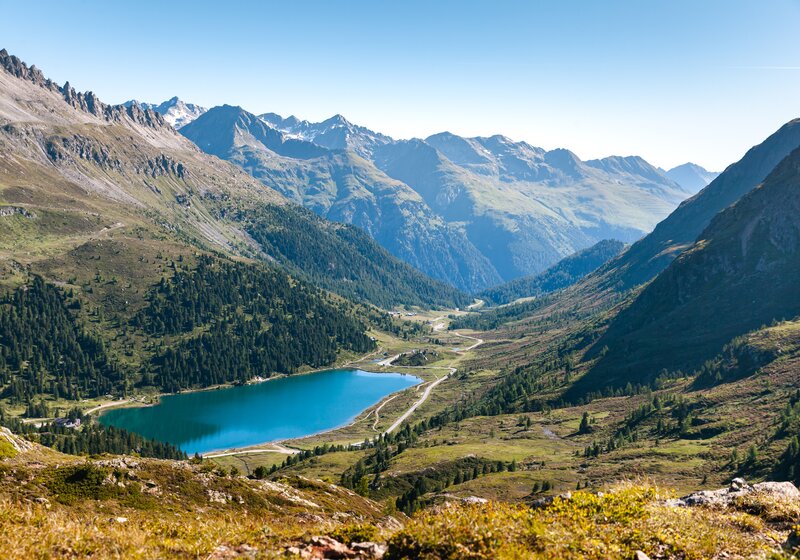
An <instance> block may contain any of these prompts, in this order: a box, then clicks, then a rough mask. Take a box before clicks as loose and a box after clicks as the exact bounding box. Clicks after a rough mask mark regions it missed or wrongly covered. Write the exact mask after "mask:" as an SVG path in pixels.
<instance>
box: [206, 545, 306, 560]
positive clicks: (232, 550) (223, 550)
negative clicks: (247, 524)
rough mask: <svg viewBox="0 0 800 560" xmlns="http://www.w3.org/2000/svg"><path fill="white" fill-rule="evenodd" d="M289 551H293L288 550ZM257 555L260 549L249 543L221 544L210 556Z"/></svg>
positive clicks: (221, 558) (221, 557) (212, 557)
mask: <svg viewBox="0 0 800 560" xmlns="http://www.w3.org/2000/svg"><path fill="white" fill-rule="evenodd" d="M287 552H291V551H289V550H287ZM257 555H258V549H256V548H253V547H252V546H250V545H247V544H240V545H239V546H236V547H230V546H227V545H224V544H221V545H219V546H218V547H217V548H215V549H214V552H212V553H211V554H210V555H209V556H208V558H209V559H213V560H223V559H225V558H255V557H256V556H257Z"/></svg>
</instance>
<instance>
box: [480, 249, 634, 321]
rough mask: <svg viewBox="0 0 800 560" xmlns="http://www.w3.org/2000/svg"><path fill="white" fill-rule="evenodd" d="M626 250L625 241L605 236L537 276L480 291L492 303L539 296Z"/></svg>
mask: <svg viewBox="0 0 800 560" xmlns="http://www.w3.org/2000/svg"><path fill="white" fill-rule="evenodd" d="M624 249H625V244H624V243H623V242H622V241H617V240H614V239H605V240H603V241H600V242H598V243H595V244H594V245H592V246H591V247H589V248H588V249H583V250H582V251H578V252H577V253H575V254H574V255H570V256H569V257H566V258H564V259H562V260H561V261H559V262H558V263H557V264H555V265H553V266H551V267H550V268H548V269H547V270H545V271H544V272H542V273H541V274H538V275H536V276H526V277H523V278H517V279H516V280H512V281H510V282H507V283H505V284H503V285H501V286H497V287H494V288H491V289H489V290H485V291H483V292H481V293H480V294H479V295H478V297H479V298H481V299H483V300H485V301H486V302H487V303H489V304H493V305H502V304H506V303H510V302H512V301H514V300H516V299H519V298H525V297H540V296H542V295H544V294H549V293H551V292H554V291H556V290H560V289H562V288H566V287H567V286H570V285H572V284H574V283H575V282H577V281H578V280H580V279H581V278H583V277H584V276H586V275H587V274H589V273H590V272H592V271H593V270H596V269H597V268H598V267H600V266H602V265H603V264H604V263H606V262H608V261H609V260H610V259H612V258H614V257H616V256H617V255H619V254H620V253H621V252H622V251H623V250H624Z"/></svg>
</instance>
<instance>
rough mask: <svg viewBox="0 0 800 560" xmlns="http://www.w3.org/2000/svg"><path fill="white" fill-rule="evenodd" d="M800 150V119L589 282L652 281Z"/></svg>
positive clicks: (620, 286) (625, 284)
mask: <svg viewBox="0 0 800 560" xmlns="http://www.w3.org/2000/svg"><path fill="white" fill-rule="evenodd" d="M798 146H800V119H796V120H793V121H791V122H788V123H787V124H785V125H784V126H782V127H781V128H780V129H779V130H777V131H776V132H775V133H774V134H772V135H771V136H770V137H769V138H767V139H766V140H764V141H763V142H762V143H761V144H759V145H757V146H755V147H753V148H751V149H750V150H748V152H747V153H746V154H745V155H744V157H742V159H741V160H739V161H738V162H736V163H734V164H732V165H730V166H728V168H727V169H726V170H725V171H724V172H722V173H721V174H720V175H719V177H717V178H716V179H714V180H713V181H712V182H711V183H710V184H709V185H708V186H707V187H706V188H704V189H703V190H702V191H700V192H699V193H697V194H696V195H694V196H693V197H691V198H690V199H688V200H686V201H684V202H683V203H682V204H681V205H680V206H679V207H678V208H677V209H676V210H675V211H674V212H672V213H671V214H670V215H669V216H668V217H667V218H666V219H664V220H663V221H662V222H660V223H659V224H658V225H657V226H656V228H655V229H654V230H653V232H652V233H650V234H649V235H647V236H646V237H644V238H643V239H642V240H640V241H638V242H637V243H634V244H633V245H632V246H631V248H630V249H628V250H627V251H625V252H624V253H623V254H622V255H620V256H619V257H618V258H617V259H614V260H613V261H611V262H609V263H608V265H606V266H604V267H603V268H601V269H600V270H599V271H598V274H597V275H592V276H591V277H590V278H588V279H587V281H588V282H590V283H595V284H600V285H605V286H613V287H614V289H617V290H627V289H630V288H632V287H634V286H637V285H639V284H642V283H644V282H647V281H649V280H650V279H652V278H653V277H654V276H655V275H656V274H658V273H659V272H661V271H662V270H664V269H665V268H666V267H667V265H668V264H669V263H670V262H672V260H673V259H674V258H675V257H676V256H677V255H679V254H680V253H681V252H682V251H684V250H685V249H687V248H688V247H689V246H691V244H692V243H694V241H695V240H696V239H697V236H698V235H700V233H701V232H702V231H703V230H704V229H705V228H706V226H708V224H709V223H710V222H711V219H712V218H713V217H714V216H715V215H716V214H717V213H719V212H720V211H722V210H723V209H725V208H727V207H728V206H730V205H731V204H733V203H734V202H736V201H737V200H739V198H741V197H742V196H743V195H744V194H746V193H747V192H749V191H750V190H751V189H753V188H754V187H755V186H756V185H758V184H759V183H760V182H762V181H763V180H764V178H765V177H766V176H767V174H768V173H769V172H770V171H772V170H773V169H774V168H775V166H776V165H777V164H778V163H779V162H780V161H781V160H783V159H784V158H785V157H786V156H787V155H788V154H789V153H790V152H791V151H792V150H794V149H795V148H797V147H798Z"/></svg>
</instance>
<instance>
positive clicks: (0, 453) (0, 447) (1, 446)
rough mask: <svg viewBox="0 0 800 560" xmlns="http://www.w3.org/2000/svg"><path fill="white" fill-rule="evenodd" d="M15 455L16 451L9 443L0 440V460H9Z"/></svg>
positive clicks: (3, 439)
mask: <svg viewBox="0 0 800 560" xmlns="http://www.w3.org/2000/svg"><path fill="white" fill-rule="evenodd" d="M16 455H17V450H16V449H14V446H13V445H11V442H10V441H8V440H7V439H5V438H0V459H11V458H12V457H15V456H16Z"/></svg>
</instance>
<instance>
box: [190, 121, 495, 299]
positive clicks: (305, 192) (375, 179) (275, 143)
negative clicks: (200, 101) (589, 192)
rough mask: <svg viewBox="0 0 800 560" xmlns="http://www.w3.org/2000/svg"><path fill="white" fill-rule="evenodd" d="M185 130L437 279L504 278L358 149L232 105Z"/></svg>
mask: <svg viewBox="0 0 800 560" xmlns="http://www.w3.org/2000/svg"><path fill="white" fill-rule="evenodd" d="M181 133H182V134H184V135H186V136H187V137H188V138H189V139H191V140H192V141H194V142H195V143H196V144H197V145H198V146H199V147H200V148H201V149H203V150H206V151H208V152H209V153H213V154H215V155H217V156H219V157H222V158H224V159H227V160H229V161H231V162H233V163H236V164H237V165H239V166H240V167H242V168H243V169H245V170H246V171H247V172H248V173H250V174H251V175H253V176H254V177H255V178H257V179H259V180H260V181H261V182H262V183H264V184H265V185H266V186H268V187H270V188H272V189H274V190H276V191H278V192H281V193H282V194H284V195H285V196H287V197H288V198H289V199H290V200H292V201H295V202H297V203H299V204H302V205H303V206H305V207H307V208H309V209H311V210H312V211H314V212H315V213H317V214H318V215H320V216H324V217H325V218H328V219H330V220H334V221H337V222H342V223H348V224H354V225H356V226H358V227H359V228H361V229H363V230H364V231H366V232H367V233H368V234H369V235H370V236H371V237H372V238H373V239H375V240H376V241H378V242H379V243H380V244H381V245H382V246H383V247H385V248H386V249H387V250H389V252H390V253H392V254H393V255H395V256H397V257H399V258H401V259H403V260H404V261H406V262H408V263H410V264H412V265H413V266H415V267H417V268H418V269H420V270H422V271H423V272H425V273H427V274H429V275H430V276H432V277H434V278H437V279H440V280H443V281H447V282H449V283H450V284H452V285H454V286H456V287H459V288H462V289H465V290H469V291H473V290H477V289H481V288H484V287H486V286H488V285H491V284H493V283H496V282H498V281H499V279H500V278H499V276H498V275H497V273H496V271H495V270H494V268H493V267H492V265H491V263H490V262H489V260H488V259H487V258H486V257H485V256H483V255H482V254H481V253H480V252H479V251H478V250H477V249H476V248H475V247H474V246H473V245H472V243H470V242H469V240H468V239H467V238H466V235H465V233H464V231H463V230H462V229H461V228H460V227H458V226H457V225H451V224H448V223H446V222H445V221H444V220H442V219H441V218H440V217H439V216H437V215H436V214H435V213H433V212H432V211H431V210H430V208H429V207H428V206H427V204H426V203H425V202H424V201H423V200H422V198H421V197H420V195H419V194H417V193H416V192H415V191H414V190H413V189H411V188H410V187H408V186H407V185H405V184H403V183H401V182H399V181H396V180H393V179H390V178H389V177H387V176H386V175H385V174H384V173H383V172H381V171H380V170H378V169H376V168H375V166H374V165H372V164H371V163H370V162H369V161H367V160H365V159H363V158H361V157H360V156H358V155H357V154H356V153H354V152H351V151H344V150H335V151H329V150H327V149H324V148H321V147H318V146H317V145H316V144H311V143H308V142H306V141H304V140H299V139H294V138H291V137H289V136H287V135H285V134H283V133H281V132H280V131H278V130H275V129H273V128H271V127H270V126H268V125H267V124H265V123H264V122H262V121H261V120H260V119H258V118H257V117H255V116H254V115H251V114H250V113H247V112H246V111H243V110H241V109H239V108H233V107H227V106H225V107H215V108H213V109H211V110H210V111H208V112H207V113H206V114H205V115H203V116H202V117H200V118H198V119H197V120H195V121H194V122H193V123H191V124H190V125H188V126H186V127H184V128H183V129H181ZM284 156H285V157H284Z"/></svg>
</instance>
